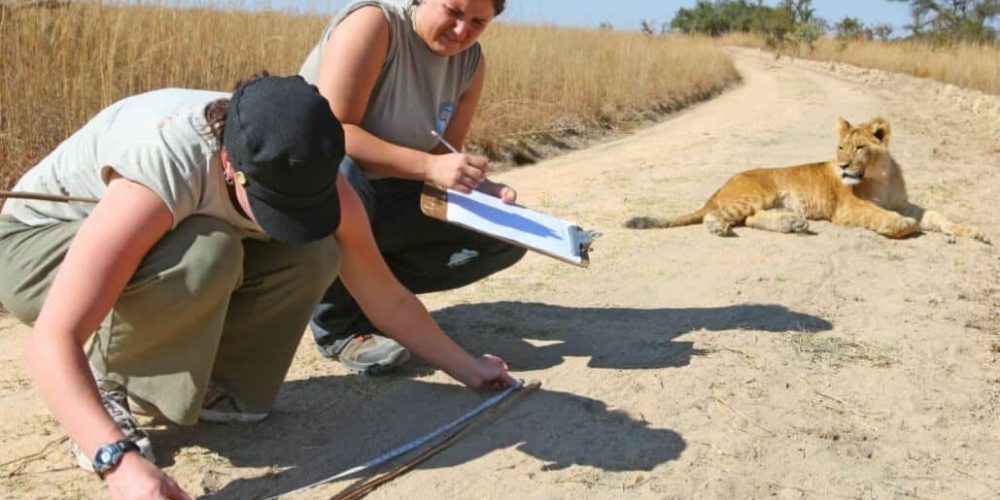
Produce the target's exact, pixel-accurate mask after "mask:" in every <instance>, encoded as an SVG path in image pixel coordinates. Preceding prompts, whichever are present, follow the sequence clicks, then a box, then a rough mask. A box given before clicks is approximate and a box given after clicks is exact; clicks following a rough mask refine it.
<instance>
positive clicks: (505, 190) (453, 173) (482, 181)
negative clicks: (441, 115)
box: [427, 130, 517, 203]
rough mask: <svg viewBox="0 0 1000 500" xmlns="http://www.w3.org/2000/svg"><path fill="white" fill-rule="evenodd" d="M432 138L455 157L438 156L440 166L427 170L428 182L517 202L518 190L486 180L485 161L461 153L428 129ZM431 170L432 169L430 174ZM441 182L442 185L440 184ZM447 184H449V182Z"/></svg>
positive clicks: (464, 191)
mask: <svg viewBox="0 0 1000 500" xmlns="http://www.w3.org/2000/svg"><path fill="white" fill-rule="evenodd" d="M431 135H433V136H434V137H435V138H436V139H437V140H438V142H440V143H441V144H442V145H443V146H444V147H446V148H448V150H449V151H451V152H452V153H454V154H451V155H439V156H438V158H440V161H441V163H439V164H438V165H435V166H433V167H428V169H427V171H428V175H427V179H428V180H430V181H431V182H434V183H435V184H437V185H439V186H441V187H445V188H448V189H454V190H456V191H458V192H460V193H464V194H469V193H471V192H472V190H473V189H477V190H479V191H481V192H483V193H486V194H489V195H491V196H495V197H497V198H500V199H501V200H502V201H503V202H504V203H514V202H515V201H517V191H515V190H514V188H512V187H510V186H508V185H506V184H500V183H496V182H493V181H491V180H489V179H487V178H486V167H487V163H486V158H483V157H481V156H475V155H468V154H464V153H462V152H460V151H459V150H458V149H457V148H456V147H455V146H452V145H451V143H450V142H448V141H447V140H446V139H445V138H444V137H442V136H441V134H439V133H437V131H435V130H431ZM432 169H434V172H433V173H432ZM442 179H443V180H444V181H445V182H441V180H442ZM449 181H452V182H451V183H449Z"/></svg>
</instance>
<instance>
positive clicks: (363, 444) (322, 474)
mask: <svg viewBox="0 0 1000 500" xmlns="http://www.w3.org/2000/svg"><path fill="white" fill-rule="evenodd" d="M488 397H489V394H484V393H476V392H473V391H470V390H468V389H465V388H463V387H461V386H458V385H454V384H437V383H430V382H421V381H418V380H411V379H408V378H395V379H385V378H381V379H366V378H362V377H358V376H343V377H332V376H331V377H316V378H312V379H308V380H299V381H292V382H289V383H288V384H286V386H285V388H284V389H283V390H282V395H281V397H280V398H279V401H278V404H277V408H276V410H275V412H274V413H273V414H272V416H271V417H270V418H269V419H267V420H265V421H264V422H261V423H258V424H245V425H232V426H227V425H209V424H201V425H198V426H194V427H189V428H184V427H167V428H165V429H162V430H160V431H157V432H154V433H153V436H152V439H153V441H154V443H155V447H156V452H157V455H158V458H159V460H158V461H159V463H160V465H168V464H169V463H170V462H171V460H172V459H171V458H170V457H173V456H174V455H175V454H176V453H178V451H179V450H183V449H186V448H189V447H192V446H198V447H201V448H205V449H208V450H211V451H213V452H216V453H218V454H219V455H221V456H222V457H225V458H226V459H228V460H229V461H230V462H231V465H226V466H225V467H218V468H216V467H207V468H206V470H205V471H204V472H203V473H202V477H201V484H200V486H201V488H203V489H204V491H205V492H206V494H207V496H208V497H210V498H262V497H268V496H271V495H276V494H279V493H285V492H288V491H290V490H293V489H296V488H298V487H301V486H304V485H306V484H310V483H313V482H315V481H318V480H320V479H323V478H326V477H329V476H332V475H334V474H336V473H338V472H340V471H343V470H346V469H349V468H351V467H354V466H356V465H360V464H362V463H364V462H366V461H368V460H370V459H371V458H373V457H376V456H378V455H380V454H382V453H385V452H387V451H389V450H391V449H394V448H396V447H398V446H400V445H402V444H404V443H407V442H409V441H411V440H413V439H416V438H418V437H420V436H422V435H424V434H427V433H429V432H431V431H432V430H434V429H436V428H438V427H440V426H441V425H443V424H445V423H447V422H450V421H452V420H454V419H455V418H457V417H458V416H460V415H462V414H464V413H465V412H467V411H469V410H471V409H472V408H475V407H476V406H478V404H479V403H480V402H481V401H483V400H485V399H486V398H488ZM553 415H559V418H553ZM498 418H501V419H503V422H508V423H509V424H511V425H496V424H497V420H492V421H490V422H488V423H487V424H486V425H482V426H479V427H477V428H476V430H475V431H474V432H472V433H470V434H468V435H466V436H465V437H463V438H462V439H461V440H460V441H458V442H457V443H456V444H454V445H453V446H451V447H450V448H448V449H446V450H444V451H443V452H441V453H440V454H438V455H437V456H435V457H434V458H432V459H431V460H429V461H428V462H425V463H424V464H422V465H421V466H420V467H421V468H424V469H427V468H432V469H433V468H442V467H453V466H456V465H460V464H463V463H466V462H468V461H471V460H475V459H477V458H479V457H482V456H485V455H488V454H489V453H492V452H494V451H496V450H500V449H505V448H509V447H515V448H516V449H517V450H519V451H520V452H523V453H526V454H528V455H531V456H533V457H536V458H538V459H540V460H542V461H544V462H545V463H546V464H547V465H545V466H544V467H543V469H545V470H554V469H562V468H565V467H569V466H571V465H587V466H592V467H597V468H600V469H604V470H614V471H630V470H644V471H648V470H651V469H653V468H654V467H656V466H657V465H659V464H662V463H665V462H667V461H670V460H674V459H676V458H677V457H679V456H680V454H681V452H682V451H683V450H684V448H685V447H686V444H685V442H684V440H683V439H682V438H681V436H680V435H679V434H677V433H676V432H674V431H672V430H669V429H656V428H652V427H650V426H649V424H648V423H647V422H644V421H640V420H636V419H633V418H632V417H630V416H628V415H626V414H624V413H621V412H616V411H609V410H608V408H607V406H606V405H605V404H604V403H602V402H600V401H597V400H594V399H590V398H585V397H580V396H575V395H572V394H567V393H563V392H557V391H550V390H546V389H545V388H544V387H543V388H541V389H539V390H537V391H535V392H534V393H532V394H530V395H528V396H527V397H526V398H524V399H523V400H521V401H519V402H518V403H517V404H516V405H514V406H512V407H510V408H509V409H507V410H505V411H504V413H502V414H501V415H500V416H499V417H498ZM272 466H273V467H276V468H278V469H285V468H288V470H285V471H283V472H281V473H280V474H267V473H265V474H262V475H260V476H257V477H251V478H236V477H235V474H232V473H231V472H228V471H230V470H233V469H234V468H242V467H272ZM196 491H197V490H196Z"/></svg>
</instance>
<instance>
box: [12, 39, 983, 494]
mask: <svg viewBox="0 0 1000 500" xmlns="http://www.w3.org/2000/svg"><path fill="white" fill-rule="evenodd" d="M734 57H735V58H736V61H737V64H738V68H739V70H740V72H741V74H742V75H743V78H744V82H743V83H742V84H741V85H740V86H738V87H736V88H734V89H733V90H731V91H728V92H726V93H724V94H723V95H722V96H720V97H719V98H717V99H714V100H712V101H710V102H707V103H704V104H702V105H699V106H697V107H695V108H692V109H691V110H689V111H687V112H685V113H683V114H680V115H677V116H675V117H673V118H672V119H670V120H668V121H665V122H663V123H661V124H659V125H656V126H654V127H651V128H647V129H644V130H642V131H640V132H638V133H636V134H634V135H632V136H630V137H627V138H622V139H619V140H614V141H610V142H606V143H603V144H600V145H598V146H595V147H592V148H589V149H587V150H582V151H577V152H573V153H570V154H566V155H564V156H561V157H559V158H555V159H552V160H549V161H545V162H543V163H541V164H538V165H535V166H531V167H526V168H521V169H517V170H513V171H509V172H505V173H504V174H502V175H500V176H499V180H502V181H505V182H508V183H510V184H512V185H514V186H516V187H517V188H518V189H519V191H520V193H521V200H522V201H523V202H524V203H526V204H527V205H529V206H532V207H536V208H540V209H543V210H545V211H547V212H550V213H552V214H555V215H560V216H563V217H566V218H570V219H575V220H578V221H579V222H580V223H581V224H582V225H583V226H585V227H588V228H594V229H598V230H601V231H603V232H604V236H603V238H601V239H599V240H598V241H597V243H596V244H595V250H594V252H593V255H592V265H591V267H590V268H589V269H582V268H576V267H573V266H570V265H567V264H564V263H560V262H557V261H555V260H552V259H549V258H546V257H543V256H539V255H529V256H528V257H526V258H525V260H524V261H523V262H522V263H521V264H519V265H517V266H515V267H514V268H512V269H510V270H507V271H505V272H503V273H500V274H498V275H496V276H494V277H491V278H490V279H487V280H485V281H483V282H481V283H478V284H476V285H474V286H470V287H467V288H465V289H461V290H457V291H453V292H448V293H441V294H434V295H427V296H424V299H425V301H426V303H427V304H428V306H429V308H431V309H432V310H433V311H434V315H435V317H436V318H437V319H438V320H439V321H440V322H441V324H442V325H443V326H445V328H446V329H447V330H448V331H449V332H451V333H452V334H453V335H454V337H455V338H456V339H457V340H458V341H459V342H461V343H462V344H463V345H465V346H466V347H467V348H468V349H469V350H470V351H473V352H492V353H494V354H497V355H500V356H502V357H504V358H506V359H507V360H508V361H509V363H510V365H511V368H512V370H514V371H515V373H516V375H517V376H518V377H523V378H525V379H538V380H540V381H541V382H542V384H543V385H542V388H541V390H539V391H538V392H536V393H534V394H532V395H530V396H529V397H528V398H526V399H525V400H523V401H521V402H520V403H518V404H517V405H516V406H514V407H512V408H510V409H509V410H508V411H506V412H505V413H504V414H503V415H502V417H501V418H499V419H497V420H494V421H492V422H491V423H490V424H489V425H488V426H484V427H480V428H478V429H477V430H476V431H475V432H473V433H472V434H470V435H468V436H466V437H465V438H464V439H463V440H461V441H460V442H458V443H457V444H456V445H454V446H453V447H451V448H449V449H447V450H445V451H444V452H443V453H441V454H440V455H438V456H437V457H435V458H433V459H432V460H430V461H429V462H427V463H426V464H424V465H423V466H421V467H420V468H418V469H416V470H414V471H412V472H410V473H409V474H407V475H405V476H403V477H401V478H399V479H397V480H395V481H394V482H392V483H390V484H389V485H387V486H384V487H383V488H381V489H379V490H377V491H376V492H375V493H374V494H373V495H372V497H373V498H442V497H444V498H529V499H543V498H622V497H628V498H765V497H767V498H771V497H776V498H933V499H939V498H940V499H957V498H998V497H1000V466H998V465H997V464H1000V425H998V423H1000V364H998V360H1000V331H998V329H1000V278H998V276H1000V253H998V250H997V247H990V246H987V245H984V244H981V243H978V242H974V241H968V240H958V241H949V239H948V238H946V237H945V236H943V235H940V234H929V235H924V236H921V237H917V238H912V239H908V240H904V241H891V240H888V239H885V238H882V237H880V236H878V235H876V234H874V233H870V232H867V231H864V230H860V229H846V228H839V227H835V226H832V225H831V224H829V223H824V222H819V223H813V225H812V228H813V230H814V231H815V233H816V234H815V235H812V236H788V235H779V234H773V233H766V232H762V231H756V230H751V229H746V228H741V229H738V237H735V238H727V239H723V238H718V237H715V236H712V235H710V234H708V233H707V232H706V231H705V230H704V229H703V228H702V227H700V226H691V227H685V228H677V229H669V230H654V231H633V230H628V229H624V228H623V227H622V226H621V224H622V222H623V221H624V220H626V219H627V218H628V217H629V216H631V215H637V214H646V213H653V212H662V213H677V212H681V211H685V210H687V209H689V208H693V207H696V206H698V205H699V204H701V203H702V202H703V201H704V200H705V199H706V198H707V197H708V196H709V195H710V194H711V193H712V191H714V189H715V188H716V187H717V186H718V185H719V184H721V183H722V182H723V181H724V180H725V179H726V178H727V177H728V176H729V175H731V174H732V173H734V172H736V171H738V170H742V169H746V168H750V167H754V166H760V165H772V166H777V165H790V164H796V163H804V162H810V161H817V160H822V159H825V158H827V157H829V156H831V155H832V154H833V148H834V145H835V138H834V133H833V127H834V124H835V122H836V118H837V116H843V117H844V118H846V119H848V120H851V121H858V122H860V121H864V120H867V119H868V118H870V117H872V116H874V115H878V114H881V115H884V116H886V117H887V118H889V119H890V121H891V122H892V126H893V137H892V150H893V151H894V153H895V156H896V158H897V160H899V162H900V163H901V164H902V165H903V168H904V171H905V173H906V175H907V180H908V183H909V187H910V195H911V198H912V199H913V200H914V201H916V202H917V203H919V204H922V205H924V206H928V207H932V208H935V209H938V210H940V211H942V212H944V213H946V214H948V215H950V216H952V217H953V218H955V219H957V220H959V221H962V222H965V223H969V224H973V225H978V226H979V227H981V228H982V229H984V230H985V231H986V232H987V234H988V235H989V236H990V237H991V238H992V239H993V240H994V241H1000V224H998V223H997V216H996V213H995V212H994V211H993V209H994V208H995V207H996V203H997V200H1000V182H998V181H997V175H998V172H1000V170H998V167H1000V142H998V137H1000V99H998V98H997V97H990V96H984V95H982V94H977V93H975V92H968V91H963V90H960V89H956V88H954V87H950V86H946V85H941V84H936V83H932V82H928V81H924V80H918V79H914V78H909V77H904V76H899V75H888V74H885V73H881V72H877V71H870V70H861V69H857V68H851V67H848V66H842V65H838V64H830V63H811V62H804V61H788V60H785V59H782V60H780V61H775V60H774V59H773V58H772V57H770V56H764V55H758V54H756V53H754V52H748V51H741V52H737V53H734ZM2 321H3V323H0V328H2V329H3V332H2V334H0V462H5V461H8V460H11V459H15V458H18V457H24V456H27V455H29V454H31V453H34V452H38V451H40V450H42V449H43V446H44V445H45V444H46V443H49V442H50V441H53V440H55V439H57V438H59V437H60V436H61V435H62V433H61V430H60V429H59V427H58V426H57V425H56V424H55V422H54V421H53V420H52V419H51V418H50V417H49V416H48V414H47V412H46V410H45V409H44V407H43V406H42V404H41V403H40V401H39V399H38V398H37V396H36V395H35V394H34V392H33V390H32V387H31V382H30V381H29V380H28V379H27V376H26V374H25V371H24V364H23V361H22V359H21V356H22V349H23V341H24V338H25V336H26V333H27V331H26V329H25V328H24V327H22V326H17V325H15V324H14V323H13V321H12V320H10V319H6V320H2ZM485 398H486V395H485V394H477V393H474V392H472V391H468V390H466V389H463V388H462V387H460V386H459V385H457V384H456V383H455V382H453V381H451V380H450V379H449V378H448V377H447V376H445V375H444V374H442V373H441V372H434V371H432V370H431V369H430V368H429V367H427V366H426V365H422V364H420V363H412V364H411V366H410V367H409V368H408V369H407V370H406V371H405V372H404V373H401V374H397V375H395V376H387V377H382V378H377V379H371V378H365V377H361V376H352V375H348V374H346V373H345V372H344V371H343V370H342V369H340V368H339V367H338V366H336V365H333V364H331V363H329V362H327V361H325V360H323V359H322V358H321V357H320V356H319V355H318V354H317V353H316V352H315V351H314V349H313V348H312V342H311V339H309V338H305V339H304V340H303V343H302V346H301V349H300V351H299V353H298V355H297V357H296V360H295V365H294V367H293V371H292V373H291V376H290V380H289V382H288V383H287V385H286V387H285V389H284V390H283V392H282V394H281V397H280V399H279V401H278V404H277V408H276V410H275V412H274V414H273V415H272V417H271V418H270V419H268V420H267V421H265V422H263V423H260V424H252V425H236V426H217V425H200V426H196V427H193V428H176V427H156V428H154V431H153V439H154V444H155V446H156V452H157V457H158V460H159V462H160V464H161V465H162V466H163V467H164V468H165V469H166V470H167V471H168V472H169V473H170V474H171V475H172V476H173V477H175V478H177V479H178V480H179V482H180V483H181V484H182V485H183V486H184V487H185V488H187V489H188V491H190V492H192V493H194V494H199V495H202V494H204V495H210V496H217V497H224V498H255V497H264V496H268V495H273V494H277V493H280V492H284V491H288V490H291V489H293V488H295V487H297V486H301V485H303V484H306V483H308V482H311V481H314V480H317V479H320V478H323V477H326V476H329V475H331V474H333V473H334V472H338V471H340V470H342V469H346V468H348V467H351V466H353V465H356V464H359V463H362V462H364V461H366V460H368V459H369V458H371V457H373V456H375V455H377V454H379V453H382V452H384V451H387V450H389V449H391V448H394V447H395V446H397V445H399V444H401V443H403V442H406V441H408V440H410V439H413V438H415V437H417V436H419V435H422V434H424V433H426V432H428V431H430V430H431V429H433V428H436V427H437V426H439V425H441V424H443V423H444V422H447V421H449V420H451V419H452V418H454V417H456V416H458V415H459V414H461V413H464V412H465V411H467V410H469V409H471V408H472V407H474V406H475V405H476V404H478V402H480V401H481V400H483V399H485ZM23 465H24V467H22V468H16V467H14V466H13V465H5V466H3V467H2V470H0V472H2V478H0V496H2V497H5V498H39V497H59V498H65V497H101V496H103V495H104V493H103V490H102V485H101V483H100V482H99V481H98V480H97V479H96V478H94V477H93V476H91V475H88V474H85V473H82V472H80V471H78V470H75V469H73V468H72V467H71V464H70V462H69V460H68V456H67V454H66V453H65V446H64V445H62V444H60V445H58V446H55V447H54V448H52V449H51V450H50V451H49V452H47V453H44V454H43V456H42V458H40V459H39V460H35V461H32V462H30V463H26V464H23ZM347 484H349V481H343V482H340V483H336V484H333V485H330V486H326V487H322V488H317V489H314V490H311V491H310V492H308V493H306V494H304V495H301V497H303V498H325V497H327V496H329V495H332V494H334V493H335V492H337V491H339V490H340V489H341V488H343V487H345V486H346V485H347Z"/></svg>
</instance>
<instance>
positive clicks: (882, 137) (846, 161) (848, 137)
mask: <svg viewBox="0 0 1000 500" xmlns="http://www.w3.org/2000/svg"><path fill="white" fill-rule="evenodd" d="M889 131H890V130H889V121H888V120H886V119H885V118H882V117H876V118H872V120H871V121H869V122H868V123H863V124H861V125H858V126H856V127H855V126H852V125H851V124H850V123H848V122H847V120H845V119H843V118H839V119H838V122H837V134H838V135H839V136H840V141H839V142H838V144H837V161H836V166H835V167H834V168H835V170H836V174H837V176H838V177H839V178H840V180H841V182H843V183H844V184H845V185H848V186H853V185H855V184H858V183H860V182H861V181H862V180H863V179H864V178H865V175H866V174H869V175H870V174H873V173H874V172H873V171H872V169H874V168H876V167H877V166H878V164H879V162H880V160H881V159H882V158H883V157H884V155H885V152H886V148H887V147H888V146H889Z"/></svg>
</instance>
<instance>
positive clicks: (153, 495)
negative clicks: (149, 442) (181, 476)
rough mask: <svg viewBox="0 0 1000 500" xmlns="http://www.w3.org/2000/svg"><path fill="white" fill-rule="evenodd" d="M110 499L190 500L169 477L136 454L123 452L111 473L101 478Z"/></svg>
mask: <svg viewBox="0 0 1000 500" xmlns="http://www.w3.org/2000/svg"><path fill="white" fill-rule="evenodd" d="M104 481H105V482H106V483H107V484H108V490H109V491H110V493H111V498H114V499H115V500H125V499H129V500H131V499H140V498H141V499H156V500H167V499H171V500H190V498H191V496H190V495H188V494H187V493H185V492H184V490H182V489H181V487H180V486H178V485H177V483H176V482H174V480H173V479H170V477H169V476H167V474H166V473H165V472H163V471H162V470H160V469H159V468H157V467H156V466H155V465H153V464H152V463H150V462H149V461H148V460H146V459H145V458H142V456H141V455H139V453H138V452H130V453H126V454H125V456H123V457H122V461H121V462H120V463H119V464H118V466H117V467H115V468H114V470H112V471H111V472H108V473H107V474H105V475H104Z"/></svg>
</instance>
